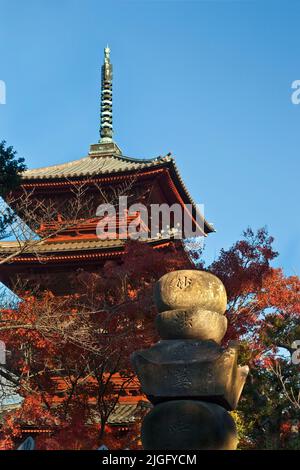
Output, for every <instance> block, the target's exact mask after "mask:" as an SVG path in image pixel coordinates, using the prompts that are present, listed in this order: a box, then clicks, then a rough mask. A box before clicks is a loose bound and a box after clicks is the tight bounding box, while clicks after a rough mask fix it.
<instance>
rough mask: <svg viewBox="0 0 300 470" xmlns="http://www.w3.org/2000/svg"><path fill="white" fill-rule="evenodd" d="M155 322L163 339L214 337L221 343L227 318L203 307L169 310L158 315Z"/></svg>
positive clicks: (203, 338) (204, 338)
mask: <svg viewBox="0 0 300 470" xmlns="http://www.w3.org/2000/svg"><path fill="white" fill-rule="evenodd" d="M155 324H156V328H157V330H158V333H159V335H160V337H161V338H162V339H200V340H208V339H212V340H214V341H216V343H220V342H221V341H222V339H223V337H224V335H225V333H226V329H227V318H226V317H225V316H224V315H220V314H219V313H216V312H211V311H209V310H203V309H202V308H193V309H180V310H168V311H167V312H162V313H159V314H158V315H157V317H156V319H155Z"/></svg>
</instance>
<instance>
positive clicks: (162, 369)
mask: <svg viewBox="0 0 300 470" xmlns="http://www.w3.org/2000/svg"><path fill="white" fill-rule="evenodd" d="M237 355H238V347H237V344H236V343H230V344H229V346H228V348H222V347H221V346H219V345H218V344H217V343H215V342H214V341H197V340H192V339H190V340H179V339H177V340H162V341H159V342H158V343H156V344H154V345H153V346H152V347H151V348H149V349H145V350H141V351H137V352H135V353H133V355H132V356H131V361H132V365H133V367H134V370H135V371H136V373H137V375H138V378H139V380H140V383H141V385H142V389H143V392H144V393H145V394H146V395H147V396H148V398H149V399H150V401H151V402H152V403H153V404H156V403H159V402H163V401H168V400H172V399H177V398H179V399H186V400H204V401H212V402H214V403H218V404H220V405H222V406H224V408H226V409H227V410H234V409H235V408H236V406H237V403H238V400H239V397H240V394H241V391H242V388H243V386H244V383H245V380H246V377H247V373H248V367H247V366H244V367H240V366H238V365H237Z"/></svg>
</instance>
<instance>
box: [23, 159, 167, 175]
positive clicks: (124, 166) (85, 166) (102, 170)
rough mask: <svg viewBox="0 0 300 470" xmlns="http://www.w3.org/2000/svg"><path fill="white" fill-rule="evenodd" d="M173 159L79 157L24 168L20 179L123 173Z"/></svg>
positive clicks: (151, 166)
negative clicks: (69, 160)
mask: <svg viewBox="0 0 300 470" xmlns="http://www.w3.org/2000/svg"><path fill="white" fill-rule="evenodd" d="M171 161H172V162H173V163H174V160H173V158H172V157H171V156H170V155H167V156H165V157H157V158H152V159H137V158H132V157H124V156H123V155H107V156H101V157H97V156H93V155H88V156H87V157H84V158H80V159H79V160H73V161H71V162H67V163H62V164H60V165H51V166H45V167H41V168H34V169H30V170H26V171H25V172H24V173H23V175H22V179H24V180H41V179H43V180H45V179H65V178H75V177H77V178H78V177H85V176H101V175H107V174H110V173H123V172H128V171H129V172H131V171H138V170H143V169H147V168H153V167H156V166H158V165H161V164H163V163H167V162H171Z"/></svg>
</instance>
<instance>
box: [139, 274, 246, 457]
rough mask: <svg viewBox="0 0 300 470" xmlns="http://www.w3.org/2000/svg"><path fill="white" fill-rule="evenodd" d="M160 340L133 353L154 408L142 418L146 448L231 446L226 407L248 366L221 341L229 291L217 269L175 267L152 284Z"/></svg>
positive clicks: (234, 346)
mask: <svg viewBox="0 0 300 470" xmlns="http://www.w3.org/2000/svg"><path fill="white" fill-rule="evenodd" d="M155 301H156V305H157V308H158V311H159V312H160V313H159V314H158V315H157V317H156V327H157V329H158V332H159V334H160V336H161V338H162V339H161V340H160V341H159V342H158V343H156V344H154V345H153V346H152V347H151V348H149V349H145V350H141V351H137V352H135V353H134V354H133V355H132V364H133V367H134V369H135V371H136V373H137V375H138V377H139V380H140V382H141V385H142V389H143V391H144V393H145V394H146V395H147V397H148V398H149V400H150V401H151V402H152V403H153V405H154V408H153V409H152V410H151V411H150V413H149V414H148V415H147V416H146V417H145V419H144V422H143V426H142V442H143V446H144V448H145V449H147V450H148V449H153V450H154V449H161V450H162V449H165V450H171V449H220V450H221V449H235V448H236V446H237V442H238V440H237V432H236V426H235V423H234V420H233V419H232V417H231V415H230V414H229V413H228V411H230V410H233V409H235V408H236V406H237V403H238V400H239V397H240V394H241V392H242V389H243V386H244V383H245V380H246V376H247V373H248V367H247V366H244V367H239V366H238V365H237V354H238V346H237V344H236V343H233V342H231V343H229V345H228V347H227V348H224V347H222V346H220V343H221V341H222V339H223V337H224V335H225V333H226V329H227V319H226V317H225V316H224V313H225V310H226V304H227V297H226V291H225V288H224V285H223V284H222V282H221V281H220V280H219V279H218V278H217V277H216V276H214V275H212V274H210V273H207V272H204V271H198V270H184V271H175V272H172V273H169V274H166V275H165V276H163V277H162V278H161V279H160V280H159V281H158V283H157V284H156V287H155Z"/></svg>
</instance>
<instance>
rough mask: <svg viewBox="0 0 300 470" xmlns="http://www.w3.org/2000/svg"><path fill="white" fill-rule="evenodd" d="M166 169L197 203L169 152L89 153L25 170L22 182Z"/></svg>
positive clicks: (35, 184) (208, 228)
mask: <svg viewBox="0 0 300 470" xmlns="http://www.w3.org/2000/svg"><path fill="white" fill-rule="evenodd" d="M163 170H166V171H167V172H168V173H169V174H170V176H171V178H172V180H173V181H174V182H175V183H176V187H177V189H178V190H179V193H180V194H181V197H182V198H183V201H184V202H185V203H190V204H192V205H193V206H194V207H196V204H195V201H194V200H193V198H192V197H191V195H190V193H189V191H188V190H187V187H186V186H185V184H184V182H183V180H182V178H181V175H180V172H179V170H178V168H177V165H176V163H175V160H174V158H173V157H172V156H171V154H170V153H168V154H167V155H166V156H159V157H156V158H150V159H137V158H133V157H125V156H123V155H117V154H109V155H99V154H97V153H94V154H93V152H92V153H89V154H88V156H86V157H84V158H80V159H78V160H73V161H71V162H67V163H62V164H59V165H51V166H46V167H41V168H34V169H29V170H26V171H25V172H24V173H23V174H22V180H23V181H22V186H24V187H27V186H28V187H43V186H45V187H47V186H49V185H50V186H52V185H66V184H70V182H71V181H75V180H76V181H77V182H79V181H81V179H86V178H91V179H95V180H101V179H102V178H105V179H107V178H109V177H111V178H127V176H126V175H128V174H129V175H132V174H134V175H136V176H137V177H138V176H140V177H142V176H143V175H144V176H147V175H148V174H151V173H155V172H161V171H163ZM204 223H205V233H206V234H207V233H210V232H214V231H215V229H214V227H213V225H212V224H210V223H208V222H207V221H206V220H205V221H204Z"/></svg>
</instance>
